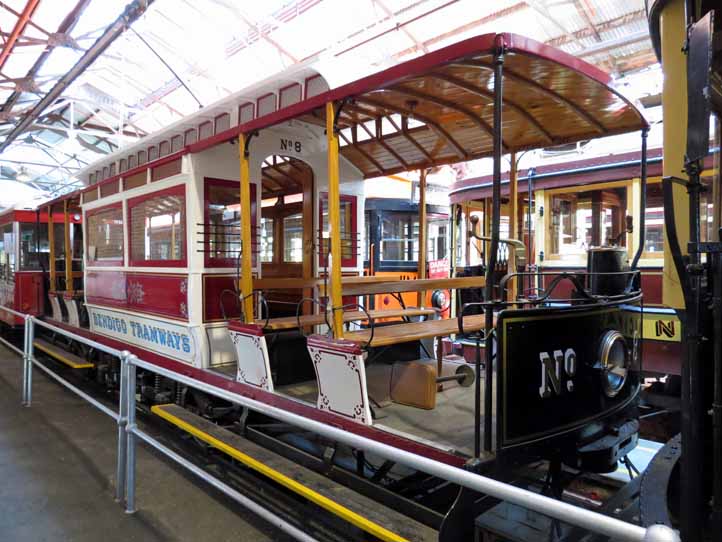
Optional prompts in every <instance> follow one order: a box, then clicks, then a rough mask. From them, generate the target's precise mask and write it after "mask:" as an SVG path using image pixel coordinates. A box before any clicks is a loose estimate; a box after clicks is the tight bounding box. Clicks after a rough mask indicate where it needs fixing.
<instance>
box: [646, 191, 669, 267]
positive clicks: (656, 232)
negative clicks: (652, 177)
mask: <svg viewBox="0 0 722 542" xmlns="http://www.w3.org/2000/svg"><path fill="white" fill-rule="evenodd" d="M644 226H645V228H644V229H645V233H644V252H645V253H646V256H647V257H649V258H654V257H655V256H656V257H661V256H662V252H663V251H664V203H663V200H662V183H650V184H648V185H647V207H646V209H645V212H644Z"/></svg>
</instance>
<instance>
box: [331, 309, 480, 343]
mask: <svg viewBox="0 0 722 542" xmlns="http://www.w3.org/2000/svg"><path fill="white" fill-rule="evenodd" d="M485 327H486V316H485V315H483V314H478V315H473V316H465V317H464V331H465V332H472V331H479V330H480V329H484V328H485ZM458 332H459V319H458V318H448V319H445V320H427V321H425V322H410V323H405V324H395V325H392V326H380V327H375V328H374V330H373V340H372V341H371V344H368V342H369V339H371V329H362V330H360V331H351V332H349V333H344V336H343V338H344V340H346V341H351V342H354V343H356V344H358V345H361V346H366V345H367V344H368V346H390V345H393V344H399V343H405V342H412V341H419V340H421V339H431V338H434V337H445V336H447V335H451V334H453V333H458Z"/></svg>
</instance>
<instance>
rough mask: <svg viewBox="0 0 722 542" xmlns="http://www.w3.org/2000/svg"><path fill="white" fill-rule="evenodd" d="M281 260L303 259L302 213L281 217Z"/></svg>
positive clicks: (294, 261) (288, 261)
mask: <svg viewBox="0 0 722 542" xmlns="http://www.w3.org/2000/svg"><path fill="white" fill-rule="evenodd" d="M283 261H284V262H286V263H297V262H302V261H303V214H302V213H296V214H292V215H290V216H286V217H284V218H283Z"/></svg>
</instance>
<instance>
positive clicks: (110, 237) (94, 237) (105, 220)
mask: <svg viewBox="0 0 722 542" xmlns="http://www.w3.org/2000/svg"><path fill="white" fill-rule="evenodd" d="M85 221H86V224H87V237H88V260H90V261H91V262H93V263H98V262H106V263H111V262H112V263H118V264H121V263H122V260H123V209H122V208H121V207H120V205H115V206H113V207H106V208H103V209H100V210H98V211H89V212H88V213H87V214H86V216H85ZM54 230H57V231H61V232H62V228H60V227H58V225H56V226H55V228H54ZM57 231H55V232H54V233H56V235H55V238H56V243H55V246H56V247H58V246H62V243H60V244H58V243H59V241H58V240H57V239H58V236H57ZM61 238H62V237H61Z"/></svg>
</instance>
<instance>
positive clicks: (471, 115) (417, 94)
mask: <svg viewBox="0 0 722 542" xmlns="http://www.w3.org/2000/svg"><path fill="white" fill-rule="evenodd" d="M389 90H392V91H394V92H398V93H399V94H405V95H407V96H411V97H413V98H418V99H420V100H424V101H427V102H429V103H432V104H436V105H438V106H440V107H445V108H446V109H451V110H452V111H456V112H457V113H460V114H461V115H463V116H465V117H467V118H468V119H469V120H471V121H472V122H473V123H474V124H476V125H477V126H479V128H481V129H482V130H484V132H486V134H487V135H488V136H489V137H490V138H492V137H494V130H493V128H492V127H491V125H490V124H489V123H488V122H486V121H485V120H484V119H483V118H481V115H479V114H477V113H476V112H475V111H474V110H472V109H469V108H467V107H464V106H462V105H459V104H457V103H454V102H451V101H449V100H445V99H444V98H439V97H437V96H432V95H431V94H427V93H425V92H421V91H419V90H414V89H410V88H408V87H403V86H399V85H397V86H393V87H390V88H389ZM502 147H504V149H505V150H506V149H507V148H508V145H507V144H506V141H503V139H502Z"/></svg>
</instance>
